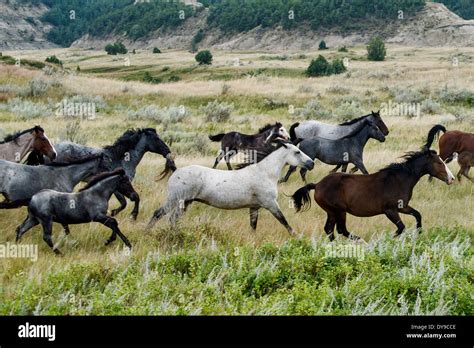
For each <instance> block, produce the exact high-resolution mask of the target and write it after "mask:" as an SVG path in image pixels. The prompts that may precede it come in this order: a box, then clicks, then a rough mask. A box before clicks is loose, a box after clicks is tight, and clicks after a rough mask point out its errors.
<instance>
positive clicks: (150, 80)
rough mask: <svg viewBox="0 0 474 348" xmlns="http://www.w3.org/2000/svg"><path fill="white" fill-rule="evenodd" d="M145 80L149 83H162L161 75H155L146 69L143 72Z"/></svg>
mask: <svg viewBox="0 0 474 348" xmlns="http://www.w3.org/2000/svg"><path fill="white" fill-rule="evenodd" d="M143 81H145V82H148V83H161V79H160V78H159V77H153V76H152V75H151V74H150V72H148V71H145V73H144V74H143Z"/></svg>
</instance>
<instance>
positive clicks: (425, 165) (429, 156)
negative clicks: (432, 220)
mask: <svg viewBox="0 0 474 348" xmlns="http://www.w3.org/2000/svg"><path fill="white" fill-rule="evenodd" d="M404 159H405V161H403V162H402V163H393V164H390V165H389V166H387V167H385V168H384V169H382V170H380V171H378V172H376V173H374V174H369V175H353V174H345V173H333V174H329V175H328V176H326V177H325V178H324V179H322V180H321V181H320V182H319V183H317V184H308V185H306V186H303V187H302V188H300V189H299V190H297V191H296V192H295V193H294V194H293V196H292V198H293V201H294V203H295V207H296V211H300V210H301V208H303V209H309V208H310V207H311V198H310V197H309V192H310V191H311V190H315V193H314V198H315V200H316V202H317V203H318V205H319V206H320V207H321V208H323V209H324V210H325V211H326V213H327V220H326V225H325V226H324V231H325V232H326V233H327V235H328V236H329V239H330V240H331V241H332V240H334V238H335V237H334V227H335V226H336V228H337V232H338V233H340V234H342V235H343V236H345V237H347V238H350V239H354V240H355V239H359V237H358V236H356V235H353V234H351V233H350V232H349V231H348V230H347V228H346V214H347V213H349V214H351V215H355V216H361V217H369V216H375V215H380V214H385V216H387V218H389V219H390V221H392V222H393V223H394V224H395V225H396V226H397V232H396V236H398V235H400V234H401V233H402V232H403V230H404V229H405V225H404V224H403V222H402V220H401V219H400V215H399V213H402V214H410V215H412V216H414V217H415V219H416V227H417V228H418V229H421V214H420V213H419V212H418V211H417V210H415V209H414V208H412V207H411V206H410V205H409V202H410V199H411V197H412V193H413V188H414V187H415V185H416V184H417V183H418V181H419V180H420V179H421V177H422V176H424V175H426V174H429V175H432V176H434V177H436V178H438V179H440V180H442V181H444V182H446V183H447V184H448V185H450V184H452V182H453V180H454V176H453V174H452V173H451V171H450V170H449V168H448V167H447V166H446V164H444V162H443V161H442V160H441V158H440V157H439V156H438V154H437V153H436V151H433V150H422V151H419V152H410V153H408V154H406V155H405V156H404Z"/></svg>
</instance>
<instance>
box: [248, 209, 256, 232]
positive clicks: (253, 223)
mask: <svg viewBox="0 0 474 348" xmlns="http://www.w3.org/2000/svg"><path fill="white" fill-rule="evenodd" d="M257 221H258V208H250V227H252V229H253V230H256V229H257Z"/></svg>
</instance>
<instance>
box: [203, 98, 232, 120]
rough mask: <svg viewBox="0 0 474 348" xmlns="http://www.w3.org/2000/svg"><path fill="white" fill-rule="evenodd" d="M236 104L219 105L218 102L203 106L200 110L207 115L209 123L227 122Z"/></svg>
mask: <svg viewBox="0 0 474 348" xmlns="http://www.w3.org/2000/svg"><path fill="white" fill-rule="evenodd" d="M233 109H234V104H228V103H219V102H218V101H217V100H214V101H213V102H209V103H208V104H207V105H206V106H201V108H200V110H201V111H202V112H203V113H204V114H205V115H206V120H207V121H208V122H225V121H227V120H228V119H229V118H230V113H231V112H232V110H233Z"/></svg>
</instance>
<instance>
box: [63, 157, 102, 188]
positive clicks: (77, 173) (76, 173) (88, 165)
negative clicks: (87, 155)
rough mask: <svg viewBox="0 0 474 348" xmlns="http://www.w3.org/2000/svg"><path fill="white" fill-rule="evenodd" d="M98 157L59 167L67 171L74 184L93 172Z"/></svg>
mask: <svg viewBox="0 0 474 348" xmlns="http://www.w3.org/2000/svg"><path fill="white" fill-rule="evenodd" d="M98 161H99V159H96V160H91V161H89V162H85V163H81V164H73V165H70V166H66V167H64V168H61V169H62V170H63V171H64V172H66V173H67V177H68V178H69V179H70V180H71V182H72V184H73V185H74V186H75V185H76V184H77V183H79V182H80V181H82V180H84V179H85V178H87V177H88V176H90V175H92V174H95V173H96V172H97V169H98V165H99V162H98Z"/></svg>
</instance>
